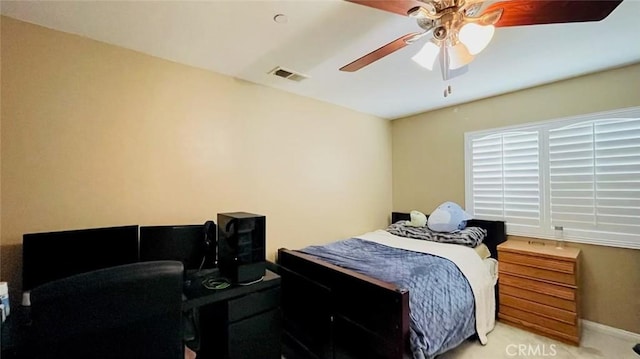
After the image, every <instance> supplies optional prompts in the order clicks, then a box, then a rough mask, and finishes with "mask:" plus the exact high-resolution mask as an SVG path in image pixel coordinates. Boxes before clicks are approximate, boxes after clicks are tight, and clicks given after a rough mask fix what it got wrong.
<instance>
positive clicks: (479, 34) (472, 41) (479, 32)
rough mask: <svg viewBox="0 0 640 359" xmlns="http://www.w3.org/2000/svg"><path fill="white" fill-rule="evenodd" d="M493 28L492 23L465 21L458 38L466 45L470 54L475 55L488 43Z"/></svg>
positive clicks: (493, 30) (491, 36)
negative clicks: (482, 23)
mask: <svg viewBox="0 0 640 359" xmlns="http://www.w3.org/2000/svg"><path fill="white" fill-rule="evenodd" d="M495 29H496V28H495V27H494V26H493V25H485V26H483V25H478V24H476V23H473V22H470V23H466V24H464V26H462V28H461V29H460V32H459V34H458V39H459V40H460V42H462V43H463V44H464V45H465V46H466V47H467V49H468V50H469V53H471V55H476V54H479V53H480V52H481V51H482V50H484V48H485V47H487V45H489V42H491V39H492V38H493V33H494V32H495Z"/></svg>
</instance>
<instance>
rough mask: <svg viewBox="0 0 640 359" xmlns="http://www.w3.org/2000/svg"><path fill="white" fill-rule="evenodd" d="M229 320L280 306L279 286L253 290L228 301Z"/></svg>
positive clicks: (233, 320)
mask: <svg viewBox="0 0 640 359" xmlns="http://www.w3.org/2000/svg"><path fill="white" fill-rule="evenodd" d="M228 306H229V307H228V310H229V314H228V315H229V317H228V319H229V321H230V322H235V321H238V320H240V319H244V318H248V317H250V316H252V315H255V314H258V313H261V312H264V311H267V310H270V309H274V308H277V307H279V306H280V287H276V288H271V289H267V290H263V291H260V292H254V293H251V294H248V295H245V296H243V297H240V298H237V299H232V300H230V301H229V302H228Z"/></svg>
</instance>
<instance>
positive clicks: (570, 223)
mask: <svg viewBox="0 0 640 359" xmlns="http://www.w3.org/2000/svg"><path fill="white" fill-rule="evenodd" d="M549 156H550V172H549V173H550V184H551V194H550V202H551V220H552V223H554V224H556V225H562V226H563V227H564V228H565V230H569V231H570V230H572V229H573V230H575V231H576V233H578V232H579V235H580V236H582V237H585V238H589V237H593V236H591V235H589V232H607V233H612V234H615V233H619V234H623V235H624V234H630V235H640V119H639V118H635V119H634V118H626V119H613V120H597V121H587V122H583V123H579V124H575V125H571V126H566V127H563V128H557V129H551V130H549ZM617 237H618V238H619V237H620V236H612V238H611V239H612V240H615V238H617Z"/></svg>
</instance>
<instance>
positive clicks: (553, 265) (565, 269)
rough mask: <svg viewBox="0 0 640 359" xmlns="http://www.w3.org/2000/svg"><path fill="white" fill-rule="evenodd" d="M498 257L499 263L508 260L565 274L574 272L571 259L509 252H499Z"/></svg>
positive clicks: (573, 263)
mask: <svg viewBox="0 0 640 359" xmlns="http://www.w3.org/2000/svg"><path fill="white" fill-rule="evenodd" d="M498 258H499V260H500V264H502V263H507V262H508V263H514V264H520V265H525V266H529V267H536V268H542V269H546V270H551V271H556V272H562V273H567V274H575V272H576V265H575V262H573V261H565V260H559V259H551V258H545V257H539V256H532V255H525V254H518V253H510V252H500V254H499V257H498Z"/></svg>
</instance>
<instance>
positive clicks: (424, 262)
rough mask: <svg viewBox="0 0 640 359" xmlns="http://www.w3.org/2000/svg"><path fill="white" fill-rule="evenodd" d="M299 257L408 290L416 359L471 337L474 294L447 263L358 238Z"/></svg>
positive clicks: (310, 249) (310, 250) (306, 250)
mask: <svg viewBox="0 0 640 359" xmlns="http://www.w3.org/2000/svg"><path fill="white" fill-rule="evenodd" d="M300 251H301V252H304V253H307V254H311V255H313V256H316V257H318V258H321V259H322V260H325V261H327V262H329V263H333V264H335V265H338V266H341V267H343V268H348V269H351V270H354V271H356V272H360V273H362V274H366V275H368V276H370V277H373V278H377V279H380V280H383V281H385V282H388V283H393V284H395V285H396V286H398V287H400V288H403V289H408V290H409V310H410V319H411V322H410V341H411V350H412V352H413V357H414V359H423V358H427V359H431V358H433V357H435V356H436V355H438V354H441V353H444V352H445V351H447V350H449V349H452V348H454V347H456V346H458V345H459V344H460V343H462V342H463V341H464V340H465V339H466V338H468V337H470V336H472V335H473V334H474V333H475V304H474V298H473V292H472V291H471V287H470V286H469V283H468V282H467V279H466V278H465V277H464V276H463V274H462V273H461V272H460V270H459V269H458V267H457V266H456V265H455V264H454V263H453V262H451V261H449V260H448V259H444V258H441V257H438V256H434V255H430V254H424V253H417V252H412V251H407V250H404V249H397V248H392V247H388V246H385V245H382V244H378V243H374V242H368V241H364V240H361V239H357V238H351V239H347V240H343V241H338V242H333V243H330V244H327V245H323V246H310V247H306V248H304V249H302V250H300Z"/></svg>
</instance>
